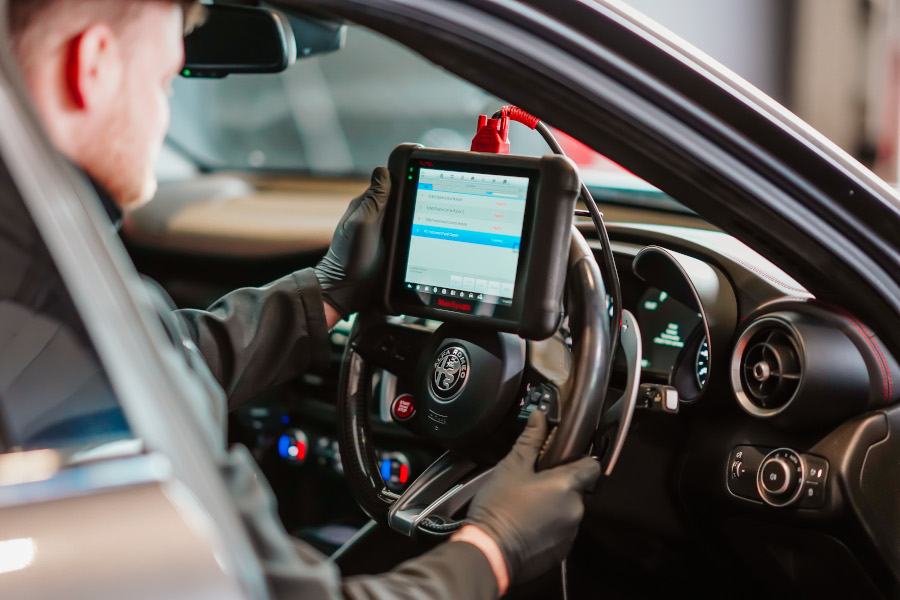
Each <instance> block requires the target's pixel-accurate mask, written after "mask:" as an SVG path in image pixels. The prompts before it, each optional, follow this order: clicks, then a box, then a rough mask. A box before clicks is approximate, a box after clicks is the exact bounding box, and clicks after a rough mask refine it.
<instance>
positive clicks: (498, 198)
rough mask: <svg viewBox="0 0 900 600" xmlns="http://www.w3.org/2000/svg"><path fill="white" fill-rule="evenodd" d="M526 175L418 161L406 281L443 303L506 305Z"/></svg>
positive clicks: (511, 286)
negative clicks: (424, 165) (422, 164)
mask: <svg viewBox="0 0 900 600" xmlns="http://www.w3.org/2000/svg"><path fill="white" fill-rule="evenodd" d="M529 183H530V180H529V178H528V177H517V176H512V175H498V174H490V173H476V172H466V171H454V170H447V169H433V168H420V169H419V173H418V183H417V185H416V190H415V202H414V209H413V215H412V227H411V231H410V242H409V253H408V255H407V256H408V259H407V263H406V270H405V277H404V283H405V285H406V288H407V289H408V290H411V291H414V292H419V294H423V293H424V294H429V295H430V296H431V299H432V302H431V304H432V305H433V306H436V307H439V308H447V309H450V310H460V311H463V312H470V311H473V307H474V306H475V305H477V304H482V303H487V304H493V305H505V306H508V305H511V304H512V302H513V298H514V292H515V287H516V274H517V269H518V265H519V250H520V248H521V246H522V230H523V226H524V223H525V208H526V204H527V199H528V186H529ZM467 304H470V305H471V306H469V307H468V308H467V307H466V305H467Z"/></svg>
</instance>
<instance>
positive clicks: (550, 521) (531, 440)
mask: <svg viewBox="0 0 900 600" xmlns="http://www.w3.org/2000/svg"><path fill="white" fill-rule="evenodd" d="M546 437H547V418H546V417H545V416H544V414H543V413H541V412H539V411H535V412H534V413H532V415H531V417H530V418H529V419H528V426H527V427H525V431H523V432H522V435H521V436H519V439H518V441H517V442H516V445H515V446H513V449H512V451H510V453H509V454H508V455H507V456H506V458H504V459H503V460H501V461H500V462H499V463H498V464H497V467H496V468H495V469H494V472H493V473H492V474H491V476H490V480H489V481H488V482H487V483H486V484H485V486H484V487H483V488H482V489H481V490H480V491H479V492H478V493H477V494H476V495H475V497H474V498H473V499H472V504H471V506H470V507H469V516H468V518H467V519H466V520H467V521H468V522H469V523H471V524H473V525H476V526H477V527H480V528H481V529H482V530H483V531H484V532H485V533H487V534H488V535H489V536H491V537H492V538H493V539H494V541H495V542H497V545H498V546H499V547H500V551H501V552H502V553H503V558H504V559H506V567H507V570H508V571H509V581H510V585H513V584H515V583H522V582H523V581H527V580H529V579H532V578H534V577H537V576H538V575H541V574H542V573H545V572H546V571H547V570H549V569H550V568H551V567H553V566H554V565H557V564H559V563H560V562H562V560H563V559H564V558H565V557H566V556H567V555H568V553H569V549H570V548H571V547H572V542H574V541H575V535H576V534H577V533H578V524H579V523H580V522H581V517H582V516H583V515H584V501H583V498H582V495H583V494H584V492H586V491H587V490H589V489H591V488H592V487H593V485H594V482H596V481H597V478H598V477H599V476H600V463H599V462H597V460H595V459H593V458H591V457H585V458H582V459H580V460H578V461H575V462H572V463H569V464H566V465H561V466H558V467H554V468H552V469H547V470H546V471H539V472H537V473H535V471H534V463H535V460H536V459H537V456H538V452H539V451H540V449H541V446H542V445H543V444H544V440H545V439H546Z"/></svg>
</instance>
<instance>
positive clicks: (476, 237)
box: [412, 225, 522, 250]
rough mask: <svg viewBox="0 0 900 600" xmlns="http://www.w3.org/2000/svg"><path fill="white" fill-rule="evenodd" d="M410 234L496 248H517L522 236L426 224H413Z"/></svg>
mask: <svg viewBox="0 0 900 600" xmlns="http://www.w3.org/2000/svg"><path fill="white" fill-rule="evenodd" d="M412 235H414V236H418V237H424V238H433V239H438V240H450V241H453V242H464V243H467V244H478V245H480V246H496V247H498V248H511V249H512V250H518V249H519V246H520V245H521V244H522V238H520V237H517V236H514V235H497V234H494V233H482V232H480V231H466V230H465V229H449V228H446V227H430V226H427V225H413V228H412Z"/></svg>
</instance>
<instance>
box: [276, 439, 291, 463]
mask: <svg viewBox="0 0 900 600" xmlns="http://www.w3.org/2000/svg"><path fill="white" fill-rule="evenodd" d="M290 449H291V436H289V435H283V436H281V437H280V438H278V454H279V455H280V456H281V457H282V458H291V455H290V454H289V453H288V452H289V451H290Z"/></svg>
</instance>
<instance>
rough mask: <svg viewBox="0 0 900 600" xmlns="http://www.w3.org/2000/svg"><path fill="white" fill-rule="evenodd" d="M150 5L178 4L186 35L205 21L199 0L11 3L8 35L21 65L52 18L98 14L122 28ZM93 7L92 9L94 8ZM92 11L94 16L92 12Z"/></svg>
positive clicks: (18, 0) (39, 0) (25, 0)
mask: <svg viewBox="0 0 900 600" xmlns="http://www.w3.org/2000/svg"><path fill="white" fill-rule="evenodd" d="M147 2H168V3H170V4H177V5H179V6H180V7H181V9H182V11H183V13H184V29H185V34H188V33H190V32H191V31H193V30H194V29H195V28H197V27H199V26H200V25H202V24H203V22H204V21H205V20H206V12H207V11H206V7H205V6H204V5H203V4H201V3H200V1H199V0H9V14H8V17H9V19H8V23H9V33H10V37H11V41H12V47H13V50H14V51H15V53H16V56H17V57H18V59H19V63H20V64H21V65H22V66H23V67H25V66H26V65H27V63H28V62H29V56H28V47H29V46H30V45H31V43H32V42H34V41H36V40H30V39H29V38H31V37H32V35H30V34H32V33H34V34H35V35H38V36H40V35H41V33H42V32H40V31H39V30H40V27H39V25H40V24H41V23H42V22H43V21H46V20H49V19H50V18H51V16H56V17H61V18H63V19H65V20H69V19H70V17H71V16H72V15H77V14H79V12H76V11H80V14H97V15H102V19H103V20H104V21H106V22H107V23H108V24H110V25H111V26H117V25H123V24H125V23H127V22H128V19H129V17H130V16H132V15H133V14H134V10H133V9H134V8H135V7H136V6H138V5H140V4H144V3H147ZM92 5H93V6H92ZM91 11H93V13H92V12H91Z"/></svg>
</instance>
